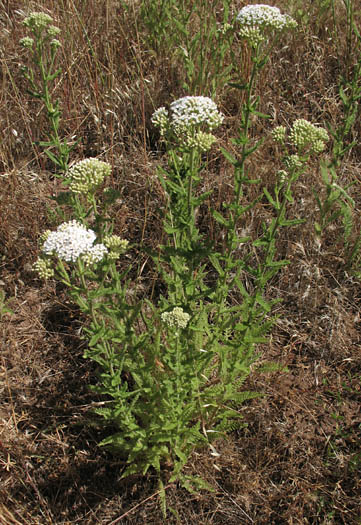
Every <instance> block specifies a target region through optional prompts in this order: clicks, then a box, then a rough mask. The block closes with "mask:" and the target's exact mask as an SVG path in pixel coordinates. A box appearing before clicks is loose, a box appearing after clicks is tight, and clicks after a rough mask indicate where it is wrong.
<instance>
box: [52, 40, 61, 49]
mask: <svg viewBox="0 0 361 525" xmlns="http://www.w3.org/2000/svg"><path fill="white" fill-rule="evenodd" d="M50 46H51V47H52V48H53V49H57V48H58V47H61V43H60V42H59V40H58V39H57V38H53V39H52V40H50Z"/></svg>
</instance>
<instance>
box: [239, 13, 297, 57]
mask: <svg viewBox="0 0 361 525" xmlns="http://www.w3.org/2000/svg"><path fill="white" fill-rule="evenodd" d="M236 20H237V21H238V22H239V24H240V25H241V28H240V30H239V32H240V35H241V36H242V37H243V38H245V39H247V40H248V41H249V43H250V45H251V46H253V47H256V46H257V45H258V44H260V43H261V42H262V41H264V40H266V39H267V34H266V33H267V32H281V31H283V30H284V29H294V28H295V27H297V22H296V21H295V20H294V19H293V18H292V17H291V16H289V15H284V14H282V13H281V11H280V10H279V9H278V7H274V6H270V5H265V4H254V5H247V6H245V7H243V8H242V9H241V10H240V12H239V13H238V15H237V19H236Z"/></svg>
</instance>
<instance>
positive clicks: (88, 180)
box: [67, 158, 112, 194]
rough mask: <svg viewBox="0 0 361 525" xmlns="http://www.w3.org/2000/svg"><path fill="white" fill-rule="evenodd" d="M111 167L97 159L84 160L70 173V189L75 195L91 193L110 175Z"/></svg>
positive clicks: (73, 167) (75, 165)
mask: <svg viewBox="0 0 361 525" xmlns="http://www.w3.org/2000/svg"><path fill="white" fill-rule="evenodd" d="M111 169H112V168H111V165H110V164H108V163H107V162H102V161H100V160H97V159H92V158H90V159H84V160H81V161H80V162H77V163H76V164H74V166H72V167H71V168H70V170H69V171H68V173H67V175H68V180H69V181H70V182H69V189H70V191H72V192H73V193H83V194H87V193H91V192H93V191H95V190H96V188H97V187H98V186H100V184H102V182H103V180H104V179H105V177H107V176H108V175H110V172H111Z"/></svg>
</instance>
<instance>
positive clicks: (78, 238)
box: [42, 220, 108, 262]
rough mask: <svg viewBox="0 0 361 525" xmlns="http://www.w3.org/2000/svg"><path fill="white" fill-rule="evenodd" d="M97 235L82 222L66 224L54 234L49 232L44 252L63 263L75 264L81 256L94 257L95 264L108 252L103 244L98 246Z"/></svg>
mask: <svg viewBox="0 0 361 525" xmlns="http://www.w3.org/2000/svg"><path fill="white" fill-rule="evenodd" d="M95 240H96V234H95V233H94V232H93V230H88V229H87V228H86V227H85V226H83V225H82V224H80V222H78V221H76V220H73V221H70V222H64V223H63V224H61V225H60V226H58V228H57V229H56V231H54V232H48V234H47V236H46V240H45V242H44V244H43V247H42V251H43V252H44V253H45V254H46V255H56V256H57V257H59V259H61V260H62V261H66V262H70V261H72V262H75V261H76V260H77V259H78V257H80V256H81V255H85V254H87V256H89V255H92V256H93V258H94V262H96V261H100V260H101V259H102V258H103V256H104V254H105V253H106V252H107V251H108V250H107V248H106V247H105V246H104V245H103V244H96V245H94V242H95Z"/></svg>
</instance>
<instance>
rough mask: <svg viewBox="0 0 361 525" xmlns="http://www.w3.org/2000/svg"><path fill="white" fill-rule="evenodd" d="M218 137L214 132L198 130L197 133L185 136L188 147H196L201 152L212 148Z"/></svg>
mask: <svg viewBox="0 0 361 525" xmlns="http://www.w3.org/2000/svg"><path fill="white" fill-rule="evenodd" d="M216 140H217V138H216V137H215V136H214V135H212V133H205V132H204V131H198V132H197V133H196V134H195V135H189V136H188V137H187V138H185V143H186V145H187V146H188V148H195V149H198V150H199V151H201V152H206V151H208V150H210V149H211V147H212V144H214V143H215V142H216Z"/></svg>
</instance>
